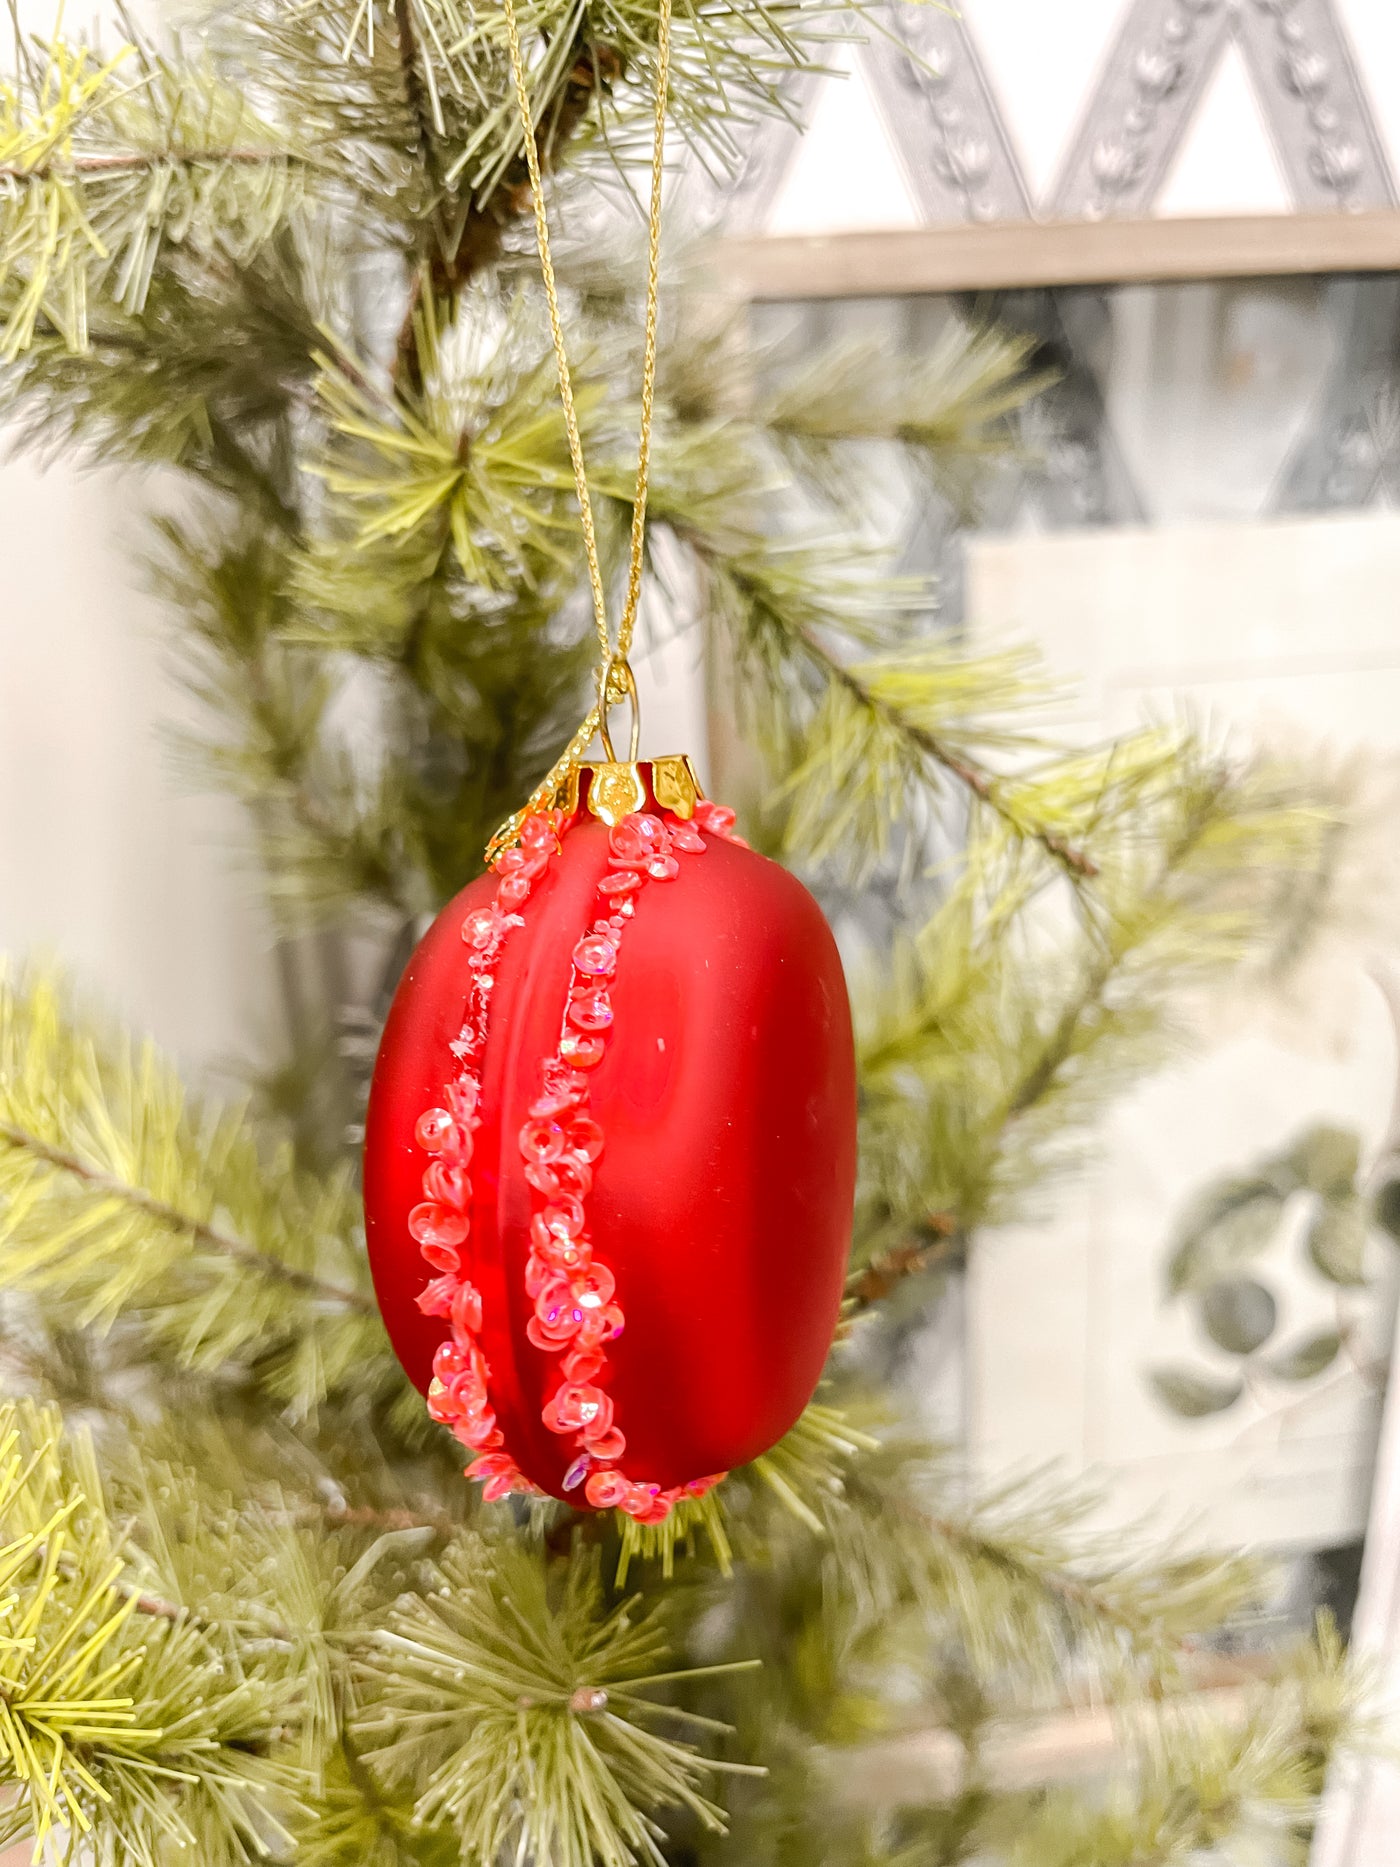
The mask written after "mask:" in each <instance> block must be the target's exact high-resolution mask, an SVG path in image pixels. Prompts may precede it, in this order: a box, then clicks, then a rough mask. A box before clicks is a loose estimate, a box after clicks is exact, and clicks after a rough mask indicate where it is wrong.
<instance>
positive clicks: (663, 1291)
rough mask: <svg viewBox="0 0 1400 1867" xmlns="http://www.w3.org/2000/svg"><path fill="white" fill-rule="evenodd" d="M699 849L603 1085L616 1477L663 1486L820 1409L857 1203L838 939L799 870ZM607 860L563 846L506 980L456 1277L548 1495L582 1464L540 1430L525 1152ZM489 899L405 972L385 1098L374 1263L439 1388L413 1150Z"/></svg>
mask: <svg viewBox="0 0 1400 1867" xmlns="http://www.w3.org/2000/svg"><path fill="white" fill-rule="evenodd" d="M705 840H706V843H707V848H706V850H705V852H704V854H703V855H701V854H696V855H692V856H687V857H685V858H684V860H683V861H682V863H681V872H680V874H679V876H678V877H677V878H676V879H675V880H674V881H672V882H667V883H653V884H651V885H649V886H648V887H647V888H646V889H645V890H644V891H643V893H642V897H641V899H640V901H639V903H638V906H637V912H636V917H635V919H634V920H633V921H632V922H631V924H630V925H629V927H628V929H627V932H626V935H625V937H624V939H623V942H622V951H621V956H620V958H619V961H618V967H617V973H616V976H615V978H614V979H613V981H612V985H611V990H612V999H613V1004H614V1008H615V1012H616V1017H615V1022H614V1025H613V1028H612V1031H611V1032H610V1034H609V1039H608V1045H607V1051H606V1054H605V1056H604V1058H603V1061H602V1062H601V1064H599V1066H598V1067H597V1069H596V1070H594V1071H593V1072H592V1076H591V1084H590V1099H591V1111H590V1112H591V1114H592V1115H593V1117H594V1119H595V1120H596V1121H598V1122H599V1123H601V1125H602V1128H603V1132H604V1135H605V1147H604V1151H603V1154H602V1157H601V1159H600V1160H599V1161H598V1163H597V1166H596V1167H595V1170H594V1187H593V1191H592V1193H591V1194H590V1195H589V1198H588V1213H589V1221H590V1230H591V1235H592V1238H593V1241H594V1250H595V1252H596V1254H597V1256H598V1258H599V1259H600V1260H601V1261H602V1262H604V1263H605V1264H607V1265H608V1266H609V1267H610V1268H611V1270H612V1271H613V1273H614V1275H615V1276H616V1278H617V1301H618V1302H619V1303H620V1304H621V1306H622V1309H623V1312H624V1315H625V1317H626V1328H625V1331H624V1333H623V1334H622V1335H621V1336H620V1337H619V1338H618V1339H617V1340H616V1341H615V1342H613V1343H611V1344H610V1345H609V1347H608V1358H609V1362H610V1366H611V1373H610V1377H609V1379H608V1385H609V1388H610V1391H611V1393H612V1395H613V1399H614V1402H615V1405H616V1408H617V1423H618V1425H619V1426H620V1427H621V1428H622V1430H623V1432H624V1433H625V1435H626V1438H627V1451H626V1454H625V1455H624V1457H623V1459H622V1461H621V1463H622V1465H623V1467H624V1469H625V1471H626V1473H627V1475H628V1477H629V1478H631V1479H635V1480H638V1481H641V1482H650V1483H654V1484H658V1485H661V1486H662V1487H663V1488H664V1487H669V1486H671V1485H676V1484H683V1483H685V1482H687V1481H688V1480H690V1479H694V1478H699V1477H702V1476H706V1475H708V1474H710V1473H712V1472H718V1471H724V1470H727V1469H729V1468H731V1467H733V1466H736V1465H740V1464H743V1463H744V1462H746V1461H747V1460H749V1459H752V1458H755V1457H757V1455H758V1454H759V1453H761V1452H763V1451H765V1450H766V1449H767V1448H768V1447H769V1446H771V1445H772V1444H774V1442H775V1441H776V1440H778V1439H780V1438H781V1437H782V1435H783V1434H784V1433H785V1432H786V1431H787V1429H788V1428H789V1427H790V1426H791V1425H792V1423H793V1422H794V1421H795V1420H796V1418H797V1416H798V1415H799V1414H800V1413H801V1411H802V1409H803V1408H804V1407H805V1405H806V1404H807V1401H808V1400H809V1399H810V1397H811V1394H812V1391H813V1389H814V1388H815V1386H816V1383H817V1380H818V1378H819V1376H820V1374H821V1370H822V1365H823V1362H824V1361H825V1359H826V1355H827V1351H828V1348H829V1347H830V1343H831V1338H832V1334H833V1332H834V1329H835V1325H836V1319H837V1312H838V1308H839V1305H840V1300H841V1288H842V1280H843V1276H844V1271H845V1262H846V1254H847V1250H848V1246H849V1240H850V1229H851V1212H852V1200H853V1194H854V1184H855V1066H854V1057H853V1051H852V1040H851V1020H850V1007H849V1003H848V1000H847V995H846V987H845V980H844V978H843V975H842V971H841V961H840V958H839V956H838V954H837V950H836V943H835V941H834V940H833V939H832V936H831V932H830V929H829V928H828V927H827V924H826V921H825V919H824V918H823V916H822V913H821V910H820V908H818V906H817V904H816V902H815V901H814V900H813V899H812V897H811V895H810V894H808V892H807V890H806V889H805V888H804V887H803V886H802V885H801V883H800V882H798V881H797V880H796V878H795V877H794V876H792V875H790V874H789V873H788V872H787V870H786V869H783V868H780V867H779V866H778V864H777V863H774V862H770V861H768V860H767V858H766V857H763V856H760V855H757V854H756V853H755V852H754V851H752V850H749V849H745V848H743V847H741V846H738V845H735V844H732V843H729V842H727V841H724V840H722V839H719V838H715V837H710V836H707V837H706V839H705ZM607 848H608V831H607V830H606V828H605V827H604V826H603V825H602V824H601V823H598V822H596V821H594V820H593V819H592V818H588V817H585V818H584V819H583V820H582V821H581V822H580V823H579V824H578V825H577V826H576V827H574V828H573V829H571V830H570V831H569V832H568V833H567V834H566V835H565V837H564V839H563V848H562V850H561V851H560V853H559V854H558V855H557V856H556V857H555V858H554V859H553V860H552V861H551V863H550V866H549V870H548V873H547V874H546V876H545V877H543V878H542V879H541V880H540V881H539V882H537V883H536V885H535V888H534V892H533V893H532V895H531V897H530V899H529V900H528V901H527V902H526V904H525V906H524V908H523V910H522V913H523V917H524V921H525V925H524V926H523V927H520V928H517V929H516V930H515V932H514V933H513V934H512V935H511V937H510V939H509V941H508V942H507V944H506V947H505V950H504V951H503V953H502V955H501V959H500V963H499V965H498V966H497V968H496V987H495V996H494V999H493V1002H492V1007H491V1019H490V1025H489V1033H488V1037H487V1043H486V1051H485V1059H484V1068H483V1074H482V1107H483V1108H484V1111H485V1114H484V1119H483V1121H482V1124H481V1126H480V1128H479V1129H478V1131H477V1136H476V1147H475V1153H474V1156H473V1160H472V1179H473V1198H472V1206H471V1214H470V1216H471V1236H470V1238H469V1240H468V1243H467V1245H466V1246H465V1247H464V1249H463V1254H462V1255H463V1268H464V1270H465V1272H466V1274H467V1275H468V1276H469V1277H470V1278H471V1280H472V1281H473V1283H475V1284H476V1286H477V1288H478V1289H479V1290H480V1291H481V1294H482V1298H483V1307H484V1316H485V1321H484V1327H483V1330H482V1334H481V1346H482V1349H483V1351H484V1353H485V1355H486V1359H487V1362H488V1363H489V1365H490V1369H491V1378H490V1392H491V1402H492V1405H493V1407H494V1408H495V1411H496V1414H497V1418H498V1420H499V1423H500V1426H501V1429H502V1431H503V1433H504V1435H505V1445H506V1450H507V1451H508V1452H510V1453H511V1454H512V1455H513V1457H514V1458H515V1459H516V1461H517V1463H518V1464H519V1465H520V1467H521V1469H522V1470H523V1471H524V1473H525V1474H526V1476H527V1477H529V1478H531V1479H533V1480H534V1482H535V1483H536V1484H538V1485H540V1486H541V1487H543V1488H544V1489H545V1490H547V1491H550V1492H552V1493H554V1495H556V1496H563V1495H564V1493H563V1491H562V1488H561V1484H560V1480H561V1478H562V1476H563V1474H564V1471H565V1470H566V1468H567V1466H568V1464H569V1462H570V1460H571V1459H572V1458H573V1457H574V1456H575V1448H573V1447H572V1445H571V1443H570V1441H569V1440H568V1439H567V1438H565V1437H562V1436H560V1435H558V1434H555V1433H552V1432H550V1431H549V1430H548V1429H547V1428H546V1427H545V1426H544V1424H543V1422H542V1421H541V1419H540V1408H541V1406H542V1405H543V1403H544V1400H545V1398H546V1396H547V1394H548V1393H549V1392H551V1391H552V1389H553V1387H554V1386H555V1385H557V1382H558V1373H557V1362H556V1361H555V1360H554V1359H553V1358H551V1357H550V1356H547V1355H545V1354H544V1353H542V1352H541V1351H540V1350H538V1349H536V1348H535V1347H533V1346H532V1345H531V1344H530V1343H529V1342H528V1341H527V1340H526V1335H525V1325H526V1322H527V1320H528V1317H529V1315H530V1311H531V1307H532V1305H531V1303H530V1300H529V1298H528V1297H527V1296H526V1294H525V1288H524V1268H525V1260H526V1256H527V1254H528V1250H529V1241H528V1226H529V1219H530V1212H531V1204H530V1188H529V1186H528V1185H527V1183H526V1181H525V1178H524V1172H523V1163H522V1161H521V1158H520V1155H519V1151H518V1148H517V1145H516V1135H517V1133H518V1130H519V1128H520V1126H521V1124H522V1122H523V1121H524V1120H525V1119H526V1115H527V1109H528V1104H529V1103H530V1101H531V1100H532V1099H533V1098H534V1097H535V1096H536V1095H538V1093H539V1079H540V1065H541V1062H542V1061H543V1059H544V1058H546V1057H549V1056H552V1055H553V1054H554V1051H555V1048H556V1045H557V1043H558V1039H559V1031H560V1022H561V1018H562V1015H563V1008H564V1004H565V1000H566V998H567V994H568V983H569V974H570V956H571V953H572V950H573V947H574V944H575V942H576V941H577V940H578V939H579V938H580V936H581V935H582V934H583V933H584V932H585V931H586V930H587V923H588V920H589V918H590V911H591V908H592V903H593V899H594V891H595V888H596V886H597V882H598V878H599V877H600V875H601V874H602V873H603V872H604V869H605V867H606V860H607ZM496 879H497V878H496V877H494V876H490V875H488V876H483V877H482V878H480V879H479V880H477V881H475V882H473V883H472V884H471V885H470V886H469V887H467V888H465V889H463V890H462V892H461V893H460V894H459V895H458V896H457V897H456V898H455V900H453V901H452V902H450V903H449V904H448V906H447V907H446V908H445V909H444V910H443V912H442V913H441V914H440V915H439V917H438V919H437V920H436V921H435V922H434V923H433V925H432V927H431V928H430V929H429V931H428V933H427V934H426V936H425V937H424V939H423V941H422V944H421V945H420V946H419V947H418V950H417V951H416V952H415V954H414V955H413V958H412V960H411V961H410V962H409V966H408V969H407V971H406V972H405V974H404V977H403V980H402V982H401V984H400V986H399V989H398V993H397V995H396V997H395V999H394V1004H393V1008H392V1010H391V1011H390V1014H389V1020H388V1024H387V1026H386V1028H385V1032H384V1039H383V1043H382V1045H381V1047H380V1052H379V1060H378V1063H377V1065H376V1068H375V1073H374V1082H373V1086H372V1089H371V1093H370V1103H369V1118H368V1128H367V1134H366V1140H365V1169H364V1181H365V1214H366V1223H367V1230H368V1241H369V1255H370V1264H371V1267H372V1269H373V1273H374V1282H375V1289H376V1292H377V1294H378V1298H379V1303H380V1307H381V1309H382V1311H383V1314H384V1320H385V1324H386V1326H387V1328H388V1331H389V1335H390V1338H391V1340H392V1342H393V1345H394V1348H395V1350H396V1352H397V1354H398V1356H399V1359H400V1360H401V1361H402V1363H403V1365H404V1367H405V1369H406V1370H407V1372H408V1374H409V1376H410V1378H411V1379H412V1380H413V1381H414V1382H415V1383H416V1385H417V1386H418V1387H419V1388H421V1389H424V1390H426V1389H427V1386H428V1383H429V1381H430V1379H431V1377H432V1367H431V1362H432V1355H433V1350H434V1349H435V1348H436V1346H437V1344H438V1343H439V1342H440V1341H441V1340H442V1339H443V1337H444V1335H445V1334H446V1325H445V1323H443V1322H441V1321H440V1320H438V1319H436V1318H433V1317H425V1316H423V1315H421V1314H420V1312H419V1310H418V1308H417V1306H416V1304H415V1301H414V1299H415V1297H416V1296H417V1295H418V1293H419V1291H420V1290H422V1288H423V1287H424V1285H425V1284H426V1283H427V1281H428V1277H429V1272H428V1270H427V1267H426V1266H425V1265H424V1263H423V1260H422V1258H421V1257H420V1256H419V1249H418V1246H417V1244H416V1243H415V1242H414V1240H413V1239H412V1238H411V1237H410V1235H409V1231H408V1224H407V1220H408V1213H409V1210H410V1208H411V1207H412V1206H414V1205H415V1204H416V1203H417V1202H418V1201H419V1200H420V1199H421V1198H422V1191H421V1187H422V1177H423V1169H424V1166H425V1163H426V1157H425V1155H424V1153H423V1150H422V1149H421V1148H420V1147H419V1146H418V1145H417V1143H416V1142H415V1140H414V1135H413V1129H414V1124H415V1123H416V1121H417V1119H418V1117H419V1116H420V1115H421V1114H422V1113H423V1111H424V1110H425V1109H428V1108H431V1107H433V1106H434V1105H436V1104H439V1103H441V1101H442V1097H443V1089H444V1086H445V1085H446V1084H447V1082H448V1081H449V1080H450V1079H451V1077H452V1075H453V1073H454V1064H453V1059H452V1056H451V1054H450V1052H449V1049H448V1045H449V1043H450V1042H451V1040H452V1039H453V1038H455V1037H456V1036H457V1033H458V1030H459V1029H460V1027H461V1023H462V1015H463V1008H464V1005H465V1002H466V994H467V985H468V975H467V967H466V963H465V959H466V951H465V948H464V947H463V944H462V940H461V935H460V929H461V924H462V920H463V918H464V916H465V914H466V913H467V911H468V910H469V909H471V908H472V907H474V906H477V905H479V904H482V903H485V902H487V901H489V900H490V899H491V897H492V893H493V890H494V887H495V884H496ZM569 1501H570V1502H571V1503H574V1504H582V1501H583V1500H582V1495H581V1493H580V1492H577V1491H576V1492H574V1493H572V1494H570V1496H569Z"/></svg>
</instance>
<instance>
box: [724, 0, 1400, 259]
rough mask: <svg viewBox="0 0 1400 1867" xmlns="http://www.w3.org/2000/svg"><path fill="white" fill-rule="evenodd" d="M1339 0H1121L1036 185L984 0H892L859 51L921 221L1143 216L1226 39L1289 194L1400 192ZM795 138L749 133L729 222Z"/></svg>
mask: <svg viewBox="0 0 1400 1867" xmlns="http://www.w3.org/2000/svg"><path fill="white" fill-rule="evenodd" d="M1375 3H1376V4H1378V5H1379V4H1382V0H1375ZM1384 3H1385V4H1390V3H1391V0H1384ZM1026 4H1027V5H1028V6H1030V5H1033V4H1035V0H1026ZM1336 5H1337V0H1124V7H1123V12H1122V14H1121V16H1120V20H1119V24H1118V27H1117V30H1116V32H1115V34H1114V36H1113V38H1112V40H1111V42H1110V44H1109V46H1108V49H1107V52H1106V55H1105V57H1104V60H1103V63H1102V66H1101V67H1100V69H1099V71H1098V74H1097V77H1096V78H1095V79H1094V81H1093V83H1092V84H1091V85H1090V87H1089V91H1088V95H1087V97H1086V99H1085V102H1084V103H1083V105H1082V107H1081V109H1080V112H1079V117H1078V121H1077V123H1076V125H1075V127H1074V129H1073V131H1072V132H1071V134H1070V136H1069V138H1068V141H1067V144H1066V147H1065V153H1064V156H1063V158H1062V159H1061V162H1060V167H1059V172H1058V174H1057V175H1056V177H1055V179H1054V181H1053V182H1052V183H1051V185H1050V187H1049V189H1048V190H1047V191H1046V193H1045V195H1044V197H1043V198H1042V199H1039V200H1038V199H1036V198H1035V196H1034V194H1033V192H1032V190H1031V188H1030V185H1029V183H1028V181H1027V178H1026V174H1025V170H1024V167H1023V165H1022V163H1021V161H1020V159H1019V156H1018V154H1017V148H1016V139H1015V127H1016V126H1015V124H1014V122H1013V121H1011V120H1010V119H1009V117H1008V114H1007V111H1006V108H1005V105H1004V103H1003V101H1002V100H1000V99H999V98H998V96H997V92H996V89H995V86H994V84H993V83H992V81H991V79H990V78H989V76H988V72H987V68H986V61H985V60H984V58H983V56H982V53H981V51H980V49H979V45H978V12H979V0H963V3H962V5H961V6H960V7H959V8H957V9H953V8H948V9H946V10H945V9H944V8H942V7H939V6H930V5H928V4H926V3H924V0H886V22H887V25H888V29H889V30H888V35H885V34H882V33H880V32H878V31H875V30H872V31H871V33H870V36H869V38H868V40H867V42H866V43H865V44H864V45H862V46H861V48H860V51H859V59H860V61H861V65H862V69H863V70H864V72H865V74H866V76H867V77H868V79H869V81H870V83H871V86H872V88H873V90H874V93H875V96H876V99H877V101H878V103H879V106H880V109H881V112H882V114H883V116H884V118H885V121H886V124H887V126H888V129H889V132H890V137H891V141H892V142H893V144H894V146H895V148H896V150H897V152H898V154H899V157H900V160H901V162H902V163H903V165H904V168H905V171H906V173H907V175H908V178H909V182H910V186H911V191H912V193H913V196H914V199H915V200H916V202H917V203H918V206H919V208H920V211H921V213H922V214H923V216H924V218H925V220H926V221H927V222H928V223H929V224H931V225H937V224H938V223H940V222H949V221H964V222H966V221H973V222H975V221H987V220H1024V219H1027V218H1041V219H1047V220H1053V219H1074V218H1101V217H1107V216H1121V217H1128V216H1133V217H1141V216H1146V215H1150V214H1151V213H1152V212H1153V209H1154V205H1155V203H1156V201H1157V199H1158V197H1159V195H1160V193H1161V190H1162V187H1163V184H1164V183H1165V181H1166V179H1167V177H1168V175H1169V173H1170V170H1171V166H1172V163H1173V160H1174V159H1175V157H1176V156H1177V154H1178V152H1179V151H1180V149H1181V147H1182V144H1183V143H1184V141H1185V139H1186V137H1187V135H1188V133H1189V131H1190V129H1191V125H1192V123H1193V121H1194V120H1195V117H1196V113H1197V111H1198V109H1199V108H1200V105H1201V102H1202V99H1203V98H1204V96H1205V94H1206V91H1207V89H1208V87H1209V84H1210V80H1211V78H1212V76H1213V75H1214V73H1215V72H1216V70H1217V69H1218V67H1219V63H1220V59H1221V57H1222V55H1223V54H1224V52H1225V50H1226V48H1227V47H1228V46H1230V45H1232V44H1233V45H1235V46H1237V47H1238V48H1239V50H1240V53H1241V54H1242V56H1243V58H1244V61H1245V65H1246V67H1247V70H1248V73H1249V77H1250V82H1251V84H1252V86H1253V88H1254V92H1255V95H1256V97H1257V99H1258V103H1259V107H1260V110H1261V112H1262V114H1263V117H1264V119H1265V122H1266V123H1267V125H1268V128H1269V132H1270V135H1271V138H1272V140H1273V144H1274V148H1275V152H1276V154H1277V158H1278V162H1279V167H1280V171H1281V174H1282V176H1283V179H1284V181H1285V183H1286V185H1287V187H1288V190H1289V193H1290V196H1291V200H1292V205H1293V207H1294V208H1295V209H1297V210H1298V211H1300V212H1301V211H1313V212H1315V211H1317V210H1319V209H1327V208H1331V209H1337V210H1347V211H1354V210H1357V209H1363V208H1389V207H1394V206H1396V205H1397V204H1400V195H1397V191H1396V184H1395V179H1394V176H1393V175H1392V172H1391V167H1390V163H1389V160H1388V158H1387V155H1386V150H1385V145H1384V142H1383V141H1382V138H1381V136H1380V133H1379V131H1378V128H1377V125H1376V120H1375V116H1374V113H1373V111H1372V108H1371V104H1370V102H1369V100H1368V98H1367V96H1366V92H1365V89H1364V86H1363V83H1362V80H1361V75H1360V73H1359V71H1358V69H1357V64H1356V60H1355V57H1354V56H1353V53H1352V51H1351V48H1350V46H1349V44H1348V41H1347V37H1346V33H1345V31H1344V29H1343V26H1342V23H1341V21H1340V19H1339V18H1338V16H1337V11H1336ZM809 82H810V81H809ZM809 97H810V90H809V91H808V93H807V94H806V95H805V96H804V97H801V98H799V97H797V96H796V94H794V100H793V101H794V103H795V104H796V105H797V106H798V107H799V108H800V106H801V104H802V103H804V102H806V101H809ZM795 146H796V145H795V137H794V133H793V131H792V129H791V127H790V126H789V125H788V124H786V123H783V122H781V121H779V122H775V123H773V124H771V125H769V126H766V127H765V128H763V129H762V130H761V131H759V132H757V133H756V134H755V136H754V141H753V152H752V154H751V156H750V157H749V160H748V162H747V165H746V167H745V170H744V173H743V175H742V176H741V177H740V179H739V181H738V183H737V184H736V185H735V187H734V188H733V189H732V190H731V194H730V202H729V206H728V208H727V209H726V210H725V212H724V214H723V218H724V221H725V224H726V226H727V228H728V229H729V230H730V231H733V232H750V231H761V227H762V223H763V220H764V218H765V213H766V210H767V208H768V207H769V206H770V205H771V202H772V199H773V196H774V195H775V193H776V189H777V183H778V181H779V180H781V177H782V175H783V174H784V173H785V172H786V168H787V164H788V162H789V161H790V160H791V159H792V155H793V151H794V148H795Z"/></svg>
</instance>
